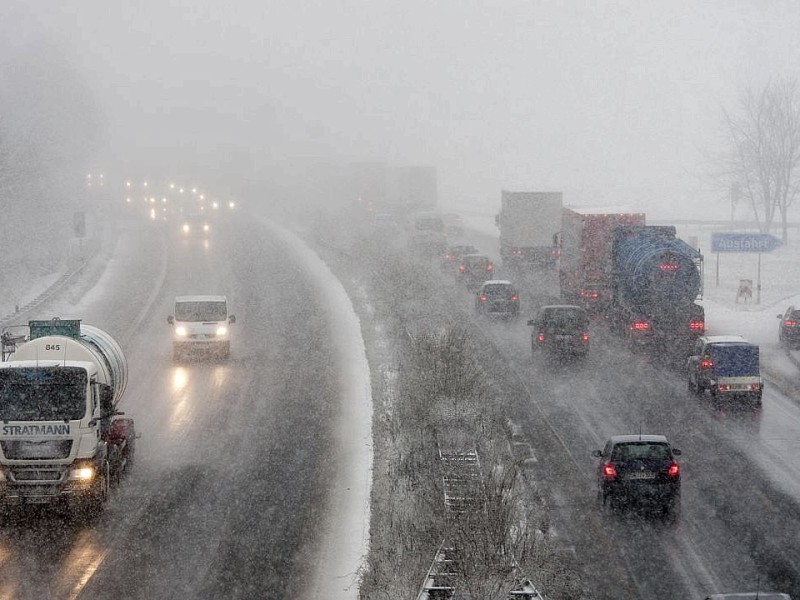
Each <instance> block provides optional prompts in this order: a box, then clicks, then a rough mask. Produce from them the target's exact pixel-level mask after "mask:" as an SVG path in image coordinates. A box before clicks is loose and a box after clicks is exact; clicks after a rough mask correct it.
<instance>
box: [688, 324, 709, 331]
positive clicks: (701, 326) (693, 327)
mask: <svg viewBox="0 0 800 600" xmlns="http://www.w3.org/2000/svg"><path fill="white" fill-rule="evenodd" d="M689 330H690V331H699V332H700V333H703V332H704V331H705V330H706V324H705V322H703V321H691V322H690V323H689Z"/></svg>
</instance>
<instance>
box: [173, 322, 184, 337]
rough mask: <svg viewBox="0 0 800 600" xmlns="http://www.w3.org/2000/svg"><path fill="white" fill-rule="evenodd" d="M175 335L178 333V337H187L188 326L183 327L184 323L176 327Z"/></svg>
mask: <svg viewBox="0 0 800 600" xmlns="http://www.w3.org/2000/svg"><path fill="white" fill-rule="evenodd" d="M175 335H177V336H178V337H186V327H183V326H182V325H179V326H178V327H176V328H175Z"/></svg>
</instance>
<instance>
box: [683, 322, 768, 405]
mask: <svg viewBox="0 0 800 600" xmlns="http://www.w3.org/2000/svg"><path fill="white" fill-rule="evenodd" d="M687 381H688V387H689V390H690V391H692V392H694V393H695V394H697V395H704V394H705V392H706V391H709V392H710V393H711V395H712V397H714V398H715V399H717V400H720V399H723V398H730V399H737V398H742V399H750V400H752V401H754V402H755V403H761V395H762V393H763V391H764V382H763V380H762V379H761V372H760V365H759V348H758V345H757V344H752V343H750V342H748V341H747V340H745V339H744V338H743V337H741V336H738V335H704V336H701V337H700V338H698V340H697V342H696V344H695V350H694V354H692V355H691V356H690V357H689V358H688V359H687Z"/></svg>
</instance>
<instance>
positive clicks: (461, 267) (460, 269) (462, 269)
mask: <svg viewBox="0 0 800 600" xmlns="http://www.w3.org/2000/svg"><path fill="white" fill-rule="evenodd" d="M458 270H459V271H461V272H462V273H463V272H464V271H466V270H467V267H465V266H464V265H458Z"/></svg>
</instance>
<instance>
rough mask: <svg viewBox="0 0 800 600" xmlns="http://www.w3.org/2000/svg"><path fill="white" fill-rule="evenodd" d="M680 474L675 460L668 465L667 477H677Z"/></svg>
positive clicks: (679, 468)
mask: <svg viewBox="0 0 800 600" xmlns="http://www.w3.org/2000/svg"><path fill="white" fill-rule="evenodd" d="M680 474H681V466H680V465H679V464H678V463H676V462H674V463H672V464H671V465H670V466H669V469H667V476H669V477H677V476H678V475H680Z"/></svg>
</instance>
